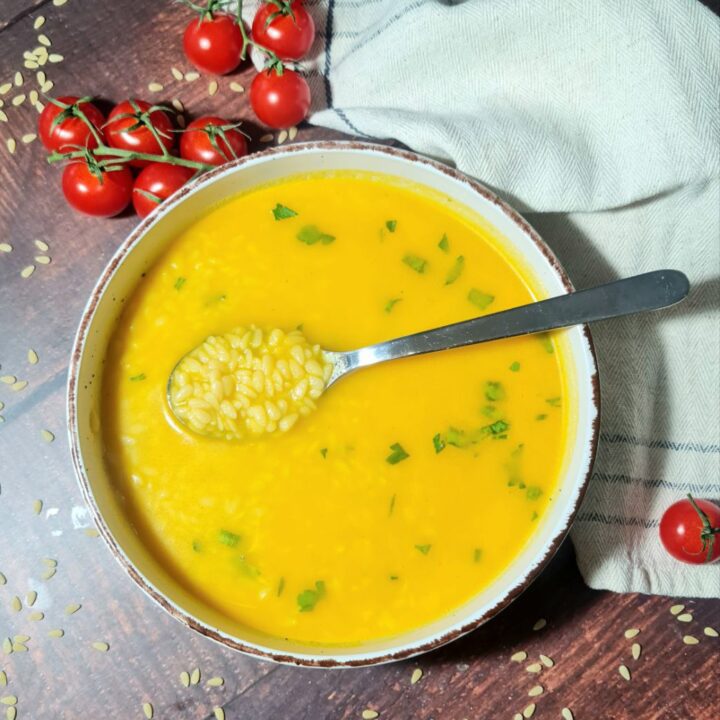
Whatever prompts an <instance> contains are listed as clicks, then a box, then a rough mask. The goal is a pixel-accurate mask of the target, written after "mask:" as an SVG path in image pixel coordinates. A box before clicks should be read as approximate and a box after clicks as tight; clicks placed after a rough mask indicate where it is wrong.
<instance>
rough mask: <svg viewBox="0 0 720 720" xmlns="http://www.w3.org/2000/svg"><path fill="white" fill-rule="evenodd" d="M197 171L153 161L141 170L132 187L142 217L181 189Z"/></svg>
mask: <svg viewBox="0 0 720 720" xmlns="http://www.w3.org/2000/svg"><path fill="white" fill-rule="evenodd" d="M194 174H195V171H194V170H192V169H191V168H186V167H182V166H181V165H171V164H169V163H161V162H157V163H152V164H150V165H148V166H147V167H146V168H143V169H142V170H141V171H140V174H139V175H138V176H137V178H135V184H134V185H133V189H132V202H133V207H134V208H135V212H137V214H138V215H139V216H140V217H145V216H146V215H149V214H150V213H151V212H152V211H153V210H154V209H155V208H156V207H157V206H158V205H159V204H160V203H161V202H162V201H163V200H165V198H168V197H170V196H171V195H172V194H173V193H174V192H175V191H176V190H179V189H180V188H181V187H182V186H183V185H184V184H185V183H186V182H187V181H188V180H189V179H190V178H191V177H192V176H193V175H194Z"/></svg>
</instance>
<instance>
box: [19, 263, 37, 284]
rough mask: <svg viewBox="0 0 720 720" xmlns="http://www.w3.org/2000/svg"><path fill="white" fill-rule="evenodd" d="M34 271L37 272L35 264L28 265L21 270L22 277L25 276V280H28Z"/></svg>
mask: <svg viewBox="0 0 720 720" xmlns="http://www.w3.org/2000/svg"><path fill="white" fill-rule="evenodd" d="M34 272H35V266H34V265H28V266H27V267H24V268H23V269H22V270H21V271H20V277H21V278H23V280H27V279H28V278H29V277H30V276H31V275H32V274H33V273H34Z"/></svg>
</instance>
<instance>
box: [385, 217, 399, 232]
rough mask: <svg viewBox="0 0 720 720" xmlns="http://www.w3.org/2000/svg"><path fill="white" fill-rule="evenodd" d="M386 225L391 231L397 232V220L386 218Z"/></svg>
mask: <svg viewBox="0 0 720 720" xmlns="http://www.w3.org/2000/svg"><path fill="white" fill-rule="evenodd" d="M385 227H386V228H387V229H388V230H389V231H390V232H395V228H396V227H397V220H386V221H385Z"/></svg>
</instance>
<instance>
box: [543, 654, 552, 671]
mask: <svg viewBox="0 0 720 720" xmlns="http://www.w3.org/2000/svg"><path fill="white" fill-rule="evenodd" d="M540 662H541V663H542V664H543V665H544V666H545V667H547V668H551V667H552V666H553V665H554V664H555V661H554V660H553V659H552V658H550V657H548V656H547V655H540Z"/></svg>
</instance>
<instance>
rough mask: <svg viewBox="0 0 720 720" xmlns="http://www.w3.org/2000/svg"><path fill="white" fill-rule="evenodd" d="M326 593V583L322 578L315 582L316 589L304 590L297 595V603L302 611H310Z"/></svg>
mask: <svg viewBox="0 0 720 720" xmlns="http://www.w3.org/2000/svg"><path fill="white" fill-rule="evenodd" d="M324 595H325V583H324V582H323V581H322V580H317V581H316V582H315V589H314V590H312V589H310V590H303V591H302V592H301V593H300V594H299V595H298V596H297V604H298V607H299V608H300V612H310V611H311V610H314V609H315V605H317V602H318V600H320V598H322V597H324Z"/></svg>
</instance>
